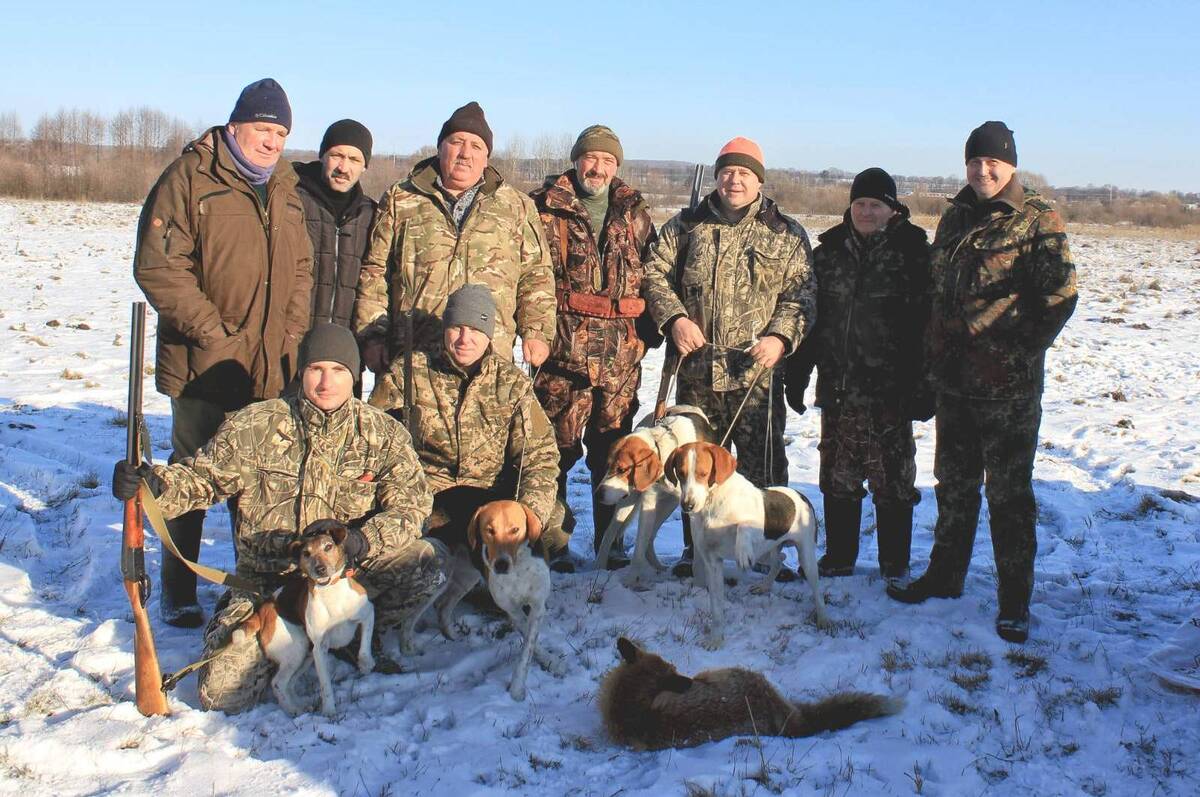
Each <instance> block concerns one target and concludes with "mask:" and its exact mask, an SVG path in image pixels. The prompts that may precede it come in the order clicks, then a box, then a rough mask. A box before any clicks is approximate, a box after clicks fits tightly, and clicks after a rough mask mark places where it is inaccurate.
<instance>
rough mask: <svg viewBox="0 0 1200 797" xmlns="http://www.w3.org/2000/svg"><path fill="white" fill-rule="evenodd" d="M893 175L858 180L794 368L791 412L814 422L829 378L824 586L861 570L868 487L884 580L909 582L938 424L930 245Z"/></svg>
mask: <svg viewBox="0 0 1200 797" xmlns="http://www.w3.org/2000/svg"><path fill="white" fill-rule="evenodd" d="M908 217H909V212H908V208H907V207H905V206H904V205H902V204H901V203H900V202H899V201H897V199H896V183H895V181H894V180H893V179H892V178H891V176H890V175H889V174H888V173H887V172H885V171H884V170H883V169H879V168H872V169H867V170H866V171H863V172H861V173H860V174H859V175H858V176H856V177H855V178H854V183H853V185H852V186H851V188H850V207H849V209H847V211H846V215H845V217H844V219H843V221H842V223H841V224H839V225H837V226H835V227H833V228H831V229H829V230H827V231H826V232H824V233H823V234H822V235H821V236H820V238H819V239H818V240H819V241H820V244H819V245H818V246H817V248H816V250H815V251H814V252H813V273H814V275H815V276H816V279H817V323H816V326H815V327H814V329H813V333H812V335H810V336H809V337H808V338H807V339H806V340H805V341H804V343H803V344H802V345H801V347H800V349H799V351H797V352H796V354H794V355H792V356H791V357H789V358H788V363H787V400H788V404H790V405H791V406H792V408H793V409H795V410H796V411H797V412H804V389H805V387H806V386H807V385H808V380H809V374H810V373H811V371H812V368H813V366H814V365H815V366H816V367H817V400H816V405H817V406H818V407H820V408H821V444H820V452H821V492H822V494H823V495H824V497H825V555H824V556H822V557H821V560H820V562H818V565H817V566H818V568H819V569H820V572H821V576H822V577H826V578H828V577H830V576H848V575H850V574H851V573H853V572H854V562H855V560H856V559H857V558H858V532H859V523H860V521H861V518H862V501H863V498H864V497H865V496H866V491H865V490H864V489H863V481H864V479H865V480H866V482H867V484H868V485H869V486H870V488H871V496H872V499H873V500H874V502H875V520H876V528H877V532H878V541H879V568H880V571H881V572H882V574H883V577H884V578H885V579H887V580H888V581H889V582H895V581H901V580H903V579H904V578H905V577H906V575H907V573H908V555H909V548H910V546H911V544H912V516H913V505H915V504H916V503H917V501H919V500H920V493H919V492H917V490H916V489H915V488H914V482H915V480H916V475H917V465H916V459H915V457H916V444H915V443H914V442H913V434H912V420H914V419H916V420H928V418H929V416H930V415H931V414H932V409H925V408H924V405H926V404H929V403H930V402H929V400H928V399H925V398H924V397H923V391H922V390H920V386H921V385H922V382H923V380H922V368H921V359H922V358H921V339H922V335H923V333H924V330H925V324H926V322H927V320H928V318H929V296H928V293H929V244H928V243H927V242H926V236H925V231H924V230H922V229H921V228H920V227H917V226H916V225H914V224H912V222H910V221H909V220H908Z"/></svg>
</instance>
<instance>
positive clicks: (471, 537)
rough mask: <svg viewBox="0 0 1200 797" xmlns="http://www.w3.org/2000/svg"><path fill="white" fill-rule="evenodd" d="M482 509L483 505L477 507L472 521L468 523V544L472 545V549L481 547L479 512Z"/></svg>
mask: <svg viewBox="0 0 1200 797" xmlns="http://www.w3.org/2000/svg"><path fill="white" fill-rule="evenodd" d="M485 506H486V504H485ZM482 510H483V507H482V506H481V507H479V508H478V509H476V510H475V512H474V514H472V515H471V522H470V523H468V524H467V545H469V546H471V550H472V551H473V550H475V549H476V548H478V547H479V513H480V512H481V511H482Z"/></svg>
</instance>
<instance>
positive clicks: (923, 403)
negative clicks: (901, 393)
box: [908, 389, 936, 421]
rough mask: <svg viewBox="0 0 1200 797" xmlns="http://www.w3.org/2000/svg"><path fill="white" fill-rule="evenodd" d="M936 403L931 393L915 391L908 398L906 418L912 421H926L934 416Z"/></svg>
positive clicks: (924, 390)
mask: <svg viewBox="0 0 1200 797" xmlns="http://www.w3.org/2000/svg"><path fill="white" fill-rule="evenodd" d="M935 409H936V402H935V400H934V395H933V391H931V390H926V389H917V390H916V391H914V392H913V394H912V395H911V396H909V398H908V417H909V420H913V421H927V420H929V419H930V418H932V417H933V415H934V410H935Z"/></svg>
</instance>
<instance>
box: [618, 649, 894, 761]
mask: <svg viewBox="0 0 1200 797" xmlns="http://www.w3.org/2000/svg"><path fill="white" fill-rule="evenodd" d="M617 650H618V652H619V653H620V654H621V663H620V664H619V665H618V666H617V667H615V668H614V669H612V670H610V671H609V672H608V673H607V674H606V675H605V676H604V679H603V681H602V682H601V685H600V696H599V703H600V714H601V716H602V717H603V720H604V728H605V730H606V731H608V735H609V736H610V737H611V738H612V739H613V741H615V742H617V743H618V744H622V745H625V746H626V747H631V748H633V749H634V750H661V749H663V748H666V747H695V746H696V745H699V744H704V743H705V742H714V741H717V740H719V739H725V738H727V737H730V736H750V735H757V736H790V737H799V736H811V735H813V734H816V733H821V732H822V731H836V730H840V729H842V728H846V727H849V726H851V725H853V724H854V723H856V722H862V721H863V720H869V719H874V718H876V717H886V716H890V715H892V714H895V713H897V712H898V711H899V710H900V709H901V708H902V707H903V705H904V704H903V701H902V700H899V699H897V698H891V697H885V696H884V695H875V694H870V693H867V692H840V693H838V694H835V695H831V696H829V697H827V698H825V699H823V700H819V701H817V702H815V703H800V702H795V701H791V700H788V699H787V698H786V697H784V696H783V695H781V694H779V692H778V691H777V690H776V689H775V687H773V686H772V685H771V682H770V681H768V680H767V679H766V678H765V677H763V676H762V674H760V673H757V672H754V671H752V670H745V669H742V668H741V667H726V668H722V669H718V670H706V671H704V672H701V673H697V674H696V675H694V676H692V677H691V678H689V677H687V676H686V675H680V674H679V672H678V671H677V670H676V669H675V667H673V666H672V665H671V664H670V662H668V661H666V660H665V659H663V658H662V657H660V656H656V655H655V654H653V653H648V652H646V651H645V650H642V649H641V648H639V647H638V646H637V645H635V644H634V643H633V642H630V641H629V640H628V639H626V638H625V637H621V638H620V639H618V640H617Z"/></svg>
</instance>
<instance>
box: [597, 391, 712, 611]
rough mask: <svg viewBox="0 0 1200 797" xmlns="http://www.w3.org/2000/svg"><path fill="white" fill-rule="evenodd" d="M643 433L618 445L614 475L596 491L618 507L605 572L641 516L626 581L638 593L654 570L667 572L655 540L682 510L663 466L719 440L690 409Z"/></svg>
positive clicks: (681, 408) (645, 423)
mask: <svg viewBox="0 0 1200 797" xmlns="http://www.w3.org/2000/svg"><path fill="white" fill-rule="evenodd" d="M638 427H639V428H638V429H637V430H636V431H634V432H632V433H630V434H627V435H625V436H624V437H622V438H621V439H620V440H618V441H617V442H616V443H615V444H614V445H613V447H612V450H611V451H609V454H608V471H607V472H606V473H605V476H604V479H603V480H602V481H601V482H600V485H599V486H598V487H597V490H596V497H597V498H598V499H599V500H600V501H601V502H603V503H606V504H617V510H616V512H614V513H613V519H612V522H611V523H609V524H608V528H607V529H605V531H604V538H603V539H602V540H601V542H600V553H599V554H598V555H597V559H596V567H598V568H599V569H601V570H603V569H604V568H605V567H606V566H607V564H608V552H609V551H610V550H611V549H612V545H613V543H614V542H615V541H616V540H617V537H618V535H620V534H621V533H623V532H624V529H625V526H626V524H627V523H628V522H629V520H630V518H631V516H632V515H633V513H634V512H636V513H637V517H638V527H637V529H638V530H637V543H636V544H635V546H634V552H633V561H632V564H631V566H630V568H629V570H628V572H627V573H626V574H625V575H624V576H623V577H622V579H621V580H622V582H623V583H624V584H625V585H626V586H628V587H632V588H638V587H641V586H643V585H645V583H646V582H647V581H648V577H649V576H650V573H651V569H652V568H653V569H654V570H662V569H663V567H662V565H661V564H659V561H658V557H657V556H655V554H654V538H655V537H656V536H657V535H658V530H659V528H660V527H661V526H662V524H663V523H665V522H666V521H667V518H669V517H670V516H671V513H672V512H674V511H675V508H676V507H678V506H679V493H678V492H677V491H676V490H675V487H674V485H671V484H668V483H666V482H665V481H663V478H662V477H663V465H664V464H665V463H666V461H667V460H668V459H669V458H670V456H671V454H672V453H673V452H674V451H675V449H676V447H678V446H681V445H683V444H685V443H693V442H696V441H705V442H712V441H713V440H715V439H716V433H715V431H714V430H713V428H712V425H711V424H710V423H709V422H708V417H707V416H706V415H705V414H704V412H703V411H702V410H701V409H700V408H699V407H693V406H690V405H687V404H680V405H677V406H674V407H670V408H668V409H667V413H666V415H664V416H663V417H662V419H661V420H659V421H658V422H654V421H653V416H652V415H647V416H646V417H645V418H643V419H642V420H641V421H640V422H639V423H638Z"/></svg>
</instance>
